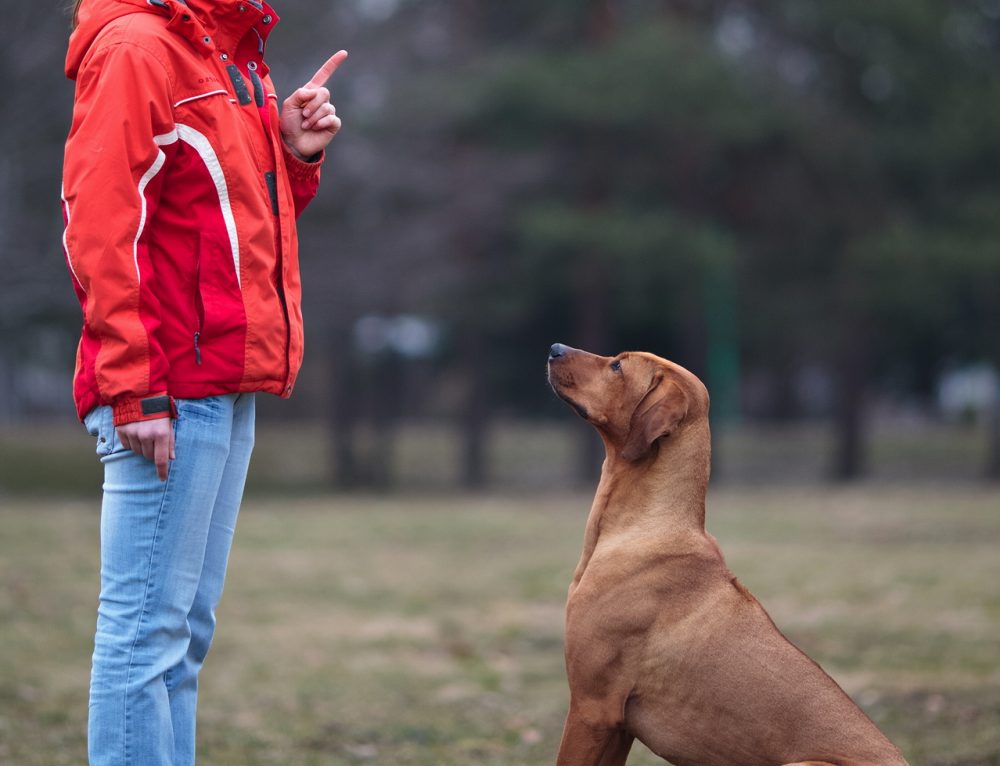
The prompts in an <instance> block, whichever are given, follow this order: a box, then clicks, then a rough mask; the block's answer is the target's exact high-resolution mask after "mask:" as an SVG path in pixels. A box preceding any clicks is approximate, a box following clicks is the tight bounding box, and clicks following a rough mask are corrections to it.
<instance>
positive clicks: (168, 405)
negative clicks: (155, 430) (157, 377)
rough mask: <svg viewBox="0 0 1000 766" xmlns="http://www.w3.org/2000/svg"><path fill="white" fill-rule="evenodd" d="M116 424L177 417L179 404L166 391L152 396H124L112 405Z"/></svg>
mask: <svg viewBox="0 0 1000 766" xmlns="http://www.w3.org/2000/svg"><path fill="white" fill-rule="evenodd" d="M112 412H113V413H114V424H115V426H122V425H125V424H126V423H137V422H142V421H145V420H159V419H161V418H176V417H177V405H176V403H175V402H174V399H173V397H172V396H168V395H167V393H166V392H163V393H160V394H152V395H150V396H134V397H133V396H123V397H121V398H119V399H118V400H117V401H116V402H115V403H114V404H113V405H112Z"/></svg>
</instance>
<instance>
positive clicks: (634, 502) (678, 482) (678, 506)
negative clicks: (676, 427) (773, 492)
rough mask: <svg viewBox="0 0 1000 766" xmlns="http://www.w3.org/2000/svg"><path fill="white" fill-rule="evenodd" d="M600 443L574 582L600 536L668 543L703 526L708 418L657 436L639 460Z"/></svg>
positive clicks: (708, 456) (608, 443) (708, 465)
mask: <svg viewBox="0 0 1000 766" xmlns="http://www.w3.org/2000/svg"><path fill="white" fill-rule="evenodd" d="M605 448H606V450H607V455H606V457H605V460H604V466H603V467H602V469H601V480H600V483H599V484H598V485H597V493H596V495H595V496H594V504H593V506H592V507H591V509H590V516H589V517H588V519H587V529H586V533H585V536H584V548H583V556H582V557H581V559H580V563H579V565H578V566H577V570H576V574H575V575H574V578H573V581H574V583H576V582H578V581H579V580H580V578H581V577H582V576H583V572H584V570H585V569H586V567H587V564H588V563H589V561H590V557H591V556H592V555H593V553H594V550H595V549H596V547H597V544H598V541H599V539H600V538H602V537H611V536H617V535H639V536H641V537H642V538H643V539H647V540H649V539H656V540H657V541H662V544H663V545H664V546H670V545H671V544H672V543H673V542H675V541H678V540H682V539H689V538H690V533H695V534H698V535H702V534H704V531H705V493H706V490H707V488H708V479H709V472H710V469H711V459H712V448H711V436H710V433H709V427H708V421H707V420H703V421H701V422H698V423H693V424H690V425H688V426H685V427H684V428H683V430H681V431H678V432H677V433H676V434H674V435H672V436H669V437H666V438H664V439H661V440H660V443H659V444H658V445H656V446H655V447H654V450H655V454H654V455H652V456H650V457H649V458H646V459H645V460H640V461H638V462H634V463H633V462H629V461H627V460H625V459H624V458H622V457H621V456H620V454H619V451H618V449H617V448H616V447H615V445H614V444H613V443H612V442H611V441H609V440H607V439H605ZM612 509H613V510H612Z"/></svg>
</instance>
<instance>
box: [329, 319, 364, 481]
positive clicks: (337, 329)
mask: <svg viewBox="0 0 1000 766" xmlns="http://www.w3.org/2000/svg"><path fill="white" fill-rule="evenodd" d="M329 349H330V355H329V364H330V368H331V369H330V375H329V378H328V379H329V381H330V411H329V424H330V440H331V455H332V456H333V463H332V465H331V466H330V481H331V483H332V484H333V485H334V486H337V487H340V488H343V489H348V488H351V487H354V486H356V485H357V483H358V461H357V438H356V436H357V429H356V425H357V404H356V402H357V396H356V393H357V392H356V386H355V385H354V384H355V381H356V374H357V373H356V371H355V369H354V365H353V364H352V363H351V360H352V359H353V354H352V352H351V338H350V325H349V324H348V323H347V322H344V323H338V324H336V325H334V326H333V327H332V328H331V330H330V341H329Z"/></svg>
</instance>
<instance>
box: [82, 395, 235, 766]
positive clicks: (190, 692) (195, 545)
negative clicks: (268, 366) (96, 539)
mask: <svg viewBox="0 0 1000 766" xmlns="http://www.w3.org/2000/svg"><path fill="white" fill-rule="evenodd" d="M177 409H178V418H177V420H175V421H174V433H175V440H176V455H177V459H176V460H174V461H173V462H172V463H171V465H170V473H169V476H168V478H167V480H166V481H165V482H161V481H160V480H159V479H158V478H157V476H156V467H155V466H154V465H153V463H152V462H151V461H149V460H146V459H145V458H143V457H142V456H141V455H136V454H135V453H133V452H131V451H129V450H126V449H124V448H123V447H122V445H121V442H120V441H119V440H118V436H117V434H116V432H115V428H114V425H113V422H112V413H111V408H110V407H98V408H96V409H94V410H93V411H92V412H90V413H89V414H88V415H87V417H86V419H85V423H86V426H87V430H88V431H89V432H90V433H91V434H92V435H93V436H95V437H96V438H97V454H98V455H100V456H101V462H102V463H103V464H104V501H103V504H102V507H101V595H100V603H99V605H98V611H97V633H96V636H95V638H94V658H93V668H92V671H91V680H90V721H89V731H88V749H89V753H90V764H91V766H112V765H113V766H190V764H193V763H194V759H195V708H196V705H197V698H198V671H199V670H200V669H201V665H202V662H203V661H204V660H205V655H206V653H207V652H208V647H209V644H211V641H212V634H213V632H214V630H215V607H216V605H217V604H218V602H219V598H220V597H221V595H222V584H223V580H224V578H225V574H226V564H227V562H228V559H229V549H230V545H231V544H232V540H233V531H234V529H235V526H236V516H237V513H238V512H239V506H240V500H241V498H242V496H243V485H244V482H245V480H246V475H247V465H248V464H249V462H250V452H251V450H252V449H253V439H254V395H253V394H228V395H224V396H213V397H209V398H206V399H183V400H178V401H177Z"/></svg>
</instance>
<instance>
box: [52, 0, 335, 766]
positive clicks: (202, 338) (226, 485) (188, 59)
mask: <svg viewBox="0 0 1000 766" xmlns="http://www.w3.org/2000/svg"><path fill="white" fill-rule="evenodd" d="M73 11H74V28H73V31H72V34H71V36H70V40H69V50H68V55H67V58H66V74H67V76H68V77H69V78H70V79H72V80H75V81H76V91H75V98H74V107H73V118H72V125H71V127H70V131H69V137H68V139H67V142H66V150H65V162H64V169H63V192H62V200H63V212H64V217H65V223H66V229H65V234H64V238H63V243H64V248H65V255H66V259H67V263H68V265H69V270H70V272H71V277H72V283H73V287H74V288H75V291H76V294H77V297H78V298H79V300H80V304H81V307H82V311H83V332H82V335H81V339H80V344H79V347H78V352H77V362H76V373H75V378H74V387H73V393H74V399H75V402H76V406H77V410H78V413H79V416H80V418H81V419H82V420H83V421H84V423H85V424H86V427H87V429H88V430H89V432H90V433H91V434H92V435H93V436H94V437H95V438H96V441H97V453H98V454H99V455H100V458H101V462H102V463H103V466H104V495H103V501H102V506H101V532H100V537H101V578H100V597H99V604H98V614H97V627H96V634H95V640H94V654H93V664H92V670H91V685H90V708H89V721H88V750H89V757H90V763H91V764H92V766H105V765H110V764H115V765H116V766H158V765H159V764H170V765H171V766H184V765H185V764H192V763H194V760H195V710H196V703H197V695H198V673H199V670H200V669H201V667H202V663H203V662H204V660H205V655H206V653H207V652H208V649H209V645H210V644H211V641H212V635H213V632H214V629H215V609H216V605H217V603H218V601H219V598H220V596H221V593H222V586H223V580H224V576H225V572H226V565H227V560H228V556H229V551H230V545H231V542H232V538H233V531H234V527H235V524H236V517H237V512H238V510H239V506H240V501H241V498H242V493H243V486H244V481H245V479H246V474H247V466H248V463H249V459H250V452H251V449H252V447H253V441H254V396H255V393H256V392H267V393H273V394H277V395H279V396H282V397H287V396H289V395H290V394H291V393H292V389H293V387H294V385H295V379H296V375H297V373H298V370H299V365H300V362H301V359H302V349H303V334H302V314H301V309H300V299H301V290H300V280H299V264H298V256H297V252H296V247H297V245H296V224H295V221H296V218H297V216H298V215H299V214H300V213H301V212H302V210H303V208H304V207H305V206H306V205H307V204H308V202H309V201H310V200H311V199H312V197H313V196H314V195H315V193H316V190H317V187H318V184H319V177H320V167H321V165H322V164H323V160H324V151H325V149H326V147H327V145H328V144H329V142H330V140H331V139H332V138H333V137H334V135H336V133H337V131H338V130H339V129H340V127H341V121H340V118H339V117H338V116H337V113H336V109H335V108H334V106H333V104H332V103H331V102H330V93H329V91H328V90H327V89H326V87H325V83H326V82H327V80H328V79H329V78H330V77H331V75H332V74H333V73H334V72H335V71H336V69H337V68H338V67H339V66H340V65H341V63H342V62H343V61H344V59H345V58H346V57H347V53H346V51H340V52H338V53H337V54H335V55H334V56H333V57H331V58H330V59H329V60H328V61H327V62H326V63H325V64H323V66H322V67H321V68H320V69H319V71H318V72H317V73H316V75H315V76H314V77H313V78H312V79H311V80H310V81H309V82H308V83H306V84H305V85H304V86H303V87H301V88H299V89H298V90H296V91H295V92H294V93H292V95H291V96H290V97H289V98H287V99H286V100H284V101H283V103H282V105H281V107H280V108H279V106H278V97H277V95H276V94H275V89H274V85H273V83H272V81H271V78H270V77H269V76H268V67H267V64H266V63H265V62H264V57H263V55H264V48H265V43H266V41H267V38H268V36H269V35H270V33H271V31H272V30H273V29H274V27H275V25H276V24H277V23H278V15H277V14H276V13H275V11H274V10H273V9H272V8H271V7H270V6H269V5H267V4H266V3H263V2H258V1H257V0H82V1H81V0H77V2H76V4H75V7H74V9H73Z"/></svg>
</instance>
